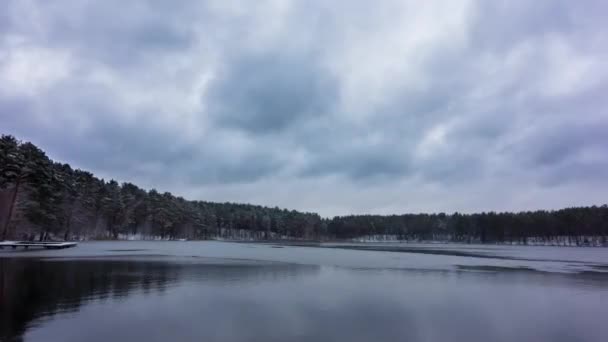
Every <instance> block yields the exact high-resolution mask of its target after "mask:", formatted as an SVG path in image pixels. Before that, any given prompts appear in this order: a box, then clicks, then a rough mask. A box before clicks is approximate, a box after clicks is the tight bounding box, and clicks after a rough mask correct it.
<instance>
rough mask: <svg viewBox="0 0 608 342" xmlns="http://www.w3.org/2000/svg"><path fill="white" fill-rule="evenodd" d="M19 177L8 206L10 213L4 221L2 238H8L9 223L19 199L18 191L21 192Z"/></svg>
mask: <svg viewBox="0 0 608 342" xmlns="http://www.w3.org/2000/svg"><path fill="white" fill-rule="evenodd" d="M20 183H21V182H20V180H19V178H17V183H15V191H13V198H11V205H10V207H9V208H8V215H7V216H6V220H5V221H4V229H3V231H2V240H6V236H7V235H8V225H9V223H10V222H11V218H12V217H13V210H14V208H15V202H16V201H17V193H18V192H19V184H20Z"/></svg>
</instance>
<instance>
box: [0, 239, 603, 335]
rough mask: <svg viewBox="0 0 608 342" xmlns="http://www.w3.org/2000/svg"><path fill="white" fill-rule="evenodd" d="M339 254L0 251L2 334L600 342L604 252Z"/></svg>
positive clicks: (163, 246) (88, 248)
mask: <svg viewBox="0 0 608 342" xmlns="http://www.w3.org/2000/svg"><path fill="white" fill-rule="evenodd" d="M276 247H281V248H276ZM328 247H330V248H328ZM335 247H341V248H335ZM342 247H345V246H336V245H324V246H322V247H321V248H319V247H294V246H276V245H264V244H236V243H219V242H92V243H83V244H80V245H79V246H78V247H77V248H73V249H68V250H58V251H37V252H13V251H6V250H3V251H0V285H1V287H0V340H2V341H93V342H95V341H109V340H110V341H116V342H119V341H134V340H141V341H313V340H315V341H405V340H407V341H606V340H608V332H607V330H606V329H605V317H608V273H606V272H605V271H608V267H607V265H606V262H608V254H607V251H606V250H605V249H599V248H551V247H507V246H464V245H447V246H441V245H440V246H436V245H400V244H394V245H391V244H379V245H373V246H372V247H371V248H370V245H365V246H361V245H348V246H346V247H348V249H343V248H342ZM361 247H364V248H365V249H366V250H360V248H361ZM369 249H372V250H369Z"/></svg>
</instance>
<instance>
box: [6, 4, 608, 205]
mask: <svg viewBox="0 0 608 342" xmlns="http://www.w3.org/2000/svg"><path fill="white" fill-rule="evenodd" d="M607 13H608V2H607V1H603V0H597V1H593V0H586V1H571V0H561V1H560V0H546V1H542V0H541V1H531V0H522V1H516V0H509V1H498V0H496V1H486V0H480V1H452V0H450V1H444V0H442V1H419V0H416V1H396V0H381V1H358V0H348V1H327V0H322V1H321V0H319V1H315V0H312V1H310V0H306V1H304V0H302V1H278V0H276V1H259V0H256V1H249V0H247V1H227V0H217V1H215V0H214V1H200V0H188V1H186V0H183V1H169V0H167V1H162V0H157V1H152V0H150V1H134V0H130V1H124V0H120V1H118V0H116V1H109V0H103V1H101V0H92V1H85V0H74V1H63V0H57V1H47V0H40V1H28V0H2V1H1V3H0V119H1V120H0V131H1V132H2V133H4V134H13V135H15V136H17V137H18V138H20V139H22V140H29V141H32V142H33V143H35V144H37V145H38V146H39V147H41V148H42V149H44V150H45V151H46V152H47V153H48V155H49V156H50V157H51V158H53V159H55V160H58V161H62V162H67V163H70V164H71V165H72V166H74V167H77V168H81V169H85V170H89V171H92V172H93V173H95V174H96V175H98V176H100V177H104V178H106V179H110V178H114V179H117V180H118V181H130V182H133V183H135V184H137V185H139V186H141V187H144V188H146V189H149V188H156V189H158V190H159V191H171V192H173V193H174V194H176V195H181V196H184V197H186V198H188V199H201V200H210V201H231V202H249V203H255V204H262V205H269V206H279V207H287V208H293V209H298V210H306V211H316V212H319V213H320V214H322V215H324V216H331V215H338V214H348V213H405V212H441V211H445V212H453V211H461V212H475V211H487V210H501V211H502V210H522V209H540V208H559V207H565V206H573V205H589V204H603V203H606V202H608V197H607V194H608V25H607V24H606V15H607Z"/></svg>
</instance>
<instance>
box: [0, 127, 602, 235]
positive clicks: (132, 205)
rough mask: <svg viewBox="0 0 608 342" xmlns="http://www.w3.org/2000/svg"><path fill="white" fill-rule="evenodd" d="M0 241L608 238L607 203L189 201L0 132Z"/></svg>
mask: <svg viewBox="0 0 608 342" xmlns="http://www.w3.org/2000/svg"><path fill="white" fill-rule="evenodd" d="M0 229H1V230H0V234H1V235H0V238H1V239H3V240H4V239H29V240H33V239H36V240H48V239H65V240H71V239H83V238H87V239H90V238H98V239H108V238H110V239H120V238H128V237H131V238H142V239H143V238H158V239H181V238H188V239H218V238H221V239H237V240H281V239H306V240H344V239H349V240H350V239H370V240H374V239H376V240H411V241H430V240H435V241H454V242H481V243H524V244H525V243H528V242H534V243H552V244H564V245H565V244H567V245H572V244H574V245H589V244H593V245H606V236H608V207H607V206H606V205H603V206H601V207H595V206H593V207H582V208H568V209H562V210H557V211H534V212H520V213H493V212H490V213H481V214H472V215H463V214H459V213H454V214H451V215H447V214H443V213H440V214H406V215H391V216H380V215H358V216H344V217H334V218H332V219H324V218H321V217H320V216H319V215H318V214H315V213H303V212H298V211H294V210H286V209H279V208H276V207H275V208H269V207H262V206H256V205H249V204H235V203H214V202H205V201H188V200H185V199H184V198H182V197H177V196H174V195H172V194H171V193H168V192H165V193H160V192H158V191H156V190H154V189H152V190H149V191H146V190H144V189H141V188H139V187H138V186H136V185H134V184H131V183H122V184H119V183H118V182H116V181H114V180H110V181H106V180H104V179H99V178H97V177H95V176H94V175H93V174H91V173H90V172H87V171H82V170H77V169H76V170H75V169H72V168H71V167H70V166H69V165H67V164H61V163H57V162H54V161H52V160H50V159H49V158H48V157H47V156H46V154H45V153H44V152H43V151H42V150H41V149H39V148H38V147H36V146H35V145H33V144H32V143H29V142H21V141H19V140H17V139H15V138H14V137H13V136H10V135H3V136H2V138H1V140H0Z"/></svg>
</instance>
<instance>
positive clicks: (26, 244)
mask: <svg viewBox="0 0 608 342" xmlns="http://www.w3.org/2000/svg"><path fill="white" fill-rule="evenodd" d="M76 245H77V243H76V242H33V241H2V242H0V249H3V248H5V247H6V248H12V249H17V247H21V248H23V249H29V248H45V249H63V248H71V247H76Z"/></svg>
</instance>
